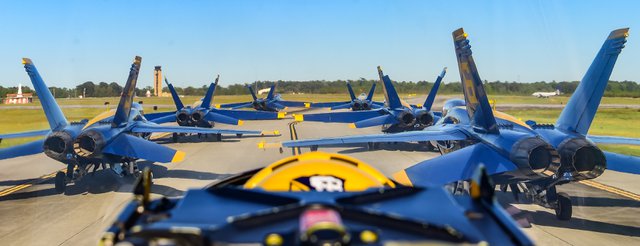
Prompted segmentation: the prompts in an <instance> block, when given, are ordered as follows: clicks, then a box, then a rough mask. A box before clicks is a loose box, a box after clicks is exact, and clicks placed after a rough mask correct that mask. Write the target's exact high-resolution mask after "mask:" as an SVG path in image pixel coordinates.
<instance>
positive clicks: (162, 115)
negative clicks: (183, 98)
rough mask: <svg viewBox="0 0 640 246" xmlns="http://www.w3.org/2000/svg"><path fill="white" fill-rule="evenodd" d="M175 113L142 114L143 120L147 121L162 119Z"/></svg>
mask: <svg viewBox="0 0 640 246" xmlns="http://www.w3.org/2000/svg"><path fill="white" fill-rule="evenodd" d="M175 114H176V111H169V112H160V113H151V114H144V118H145V119H147V120H155V119H158V118H163V117H166V116H169V115H175Z"/></svg>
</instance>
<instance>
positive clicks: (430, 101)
mask: <svg viewBox="0 0 640 246" xmlns="http://www.w3.org/2000/svg"><path fill="white" fill-rule="evenodd" d="M445 74H447V68H446V67H445V68H443V69H442V72H441V73H440V75H439V76H438V78H437V79H436V82H434V83H433V87H431V91H429V95H428V96H427V99H426V100H425V101H424V104H422V108H424V109H425V110H427V111H431V106H433V102H434V101H435V100H436V94H438V88H440V83H442V78H444V75H445Z"/></svg>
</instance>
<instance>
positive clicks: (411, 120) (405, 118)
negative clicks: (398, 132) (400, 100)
mask: <svg viewBox="0 0 640 246" xmlns="http://www.w3.org/2000/svg"><path fill="white" fill-rule="evenodd" d="M396 119H397V120H398V124H399V125H400V126H402V127H409V126H413V124H415V123H416V117H415V116H414V115H413V114H412V113H411V112H408V111H402V112H400V113H399V114H397V115H396Z"/></svg>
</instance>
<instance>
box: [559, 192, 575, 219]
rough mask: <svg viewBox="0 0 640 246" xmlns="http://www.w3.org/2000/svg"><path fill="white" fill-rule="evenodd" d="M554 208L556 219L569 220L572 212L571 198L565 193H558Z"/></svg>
mask: <svg viewBox="0 0 640 246" xmlns="http://www.w3.org/2000/svg"><path fill="white" fill-rule="evenodd" d="M557 203H558V204H557V206H556V217H557V218H558V219H559V220H570V219H571V214H572V212H573V209H572V205H571V198H570V197H569V195H568V194H567V193H564V192H559V193H558V202H557Z"/></svg>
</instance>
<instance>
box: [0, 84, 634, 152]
mask: <svg viewBox="0 0 640 246" xmlns="http://www.w3.org/2000/svg"><path fill="white" fill-rule="evenodd" d="M447 96H448V97H452V96H454V97H455V96H457V97H460V98H461V97H462V95H447ZM284 97H285V98H286V99H287V100H292V101H308V99H309V98H313V100H314V101H315V102H327V101H340V100H348V96H347V95H343V94H313V95H312V94H290V95H284ZM401 97H402V98H423V97H424V95H402V96H401ZM198 99H200V97H197V96H187V97H184V98H182V101H183V103H185V104H191V103H193V102H195V101H196V100H198ZM375 99H376V100H383V97H382V95H376V97H375ZM491 99H495V100H496V101H497V103H498V104H560V103H565V102H566V101H567V99H568V98H567V97H563V96H560V97H553V98H535V97H530V96H493V97H491ZM118 100H119V98H115V97H114V98H86V99H77V98H73V99H58V102H59V104H61V105H104V103H105V102H109V108H113V107H115V105H117V104H118ZM249 100H251V96H249V95H240V96H216V97H215V100H214V103H216V104H217V103H229V102H241V101H249ZM136 101H143V102H144V103H143V105H144V106H145V111H146V112H153V110H152V107H153V105H173V101H172V99H171V98H169V97H160V98H158V97H151V98H136ZM602 103H605V104H640V99H639V98H603V100H602ZM28 105H30V106H37V107H39V106H40V103H39V102H38V101H37V100H36V101H35V102H34V103H32V104H28ZM14 106H15V105H4V104H1V105H0V107H5V108H2V109H1V110H0V113H2V117H0V134H1V133H12V132H20V131H29V130H40V129H46V128H48V127H49V126H48V123H47V121H46V118H45V116H44V114H43V113H42V110H25V109H12V108H10V107H14ZM106 109H107V107H106V106H105V107H104V108H102V107H99V108H95V107H92V108H63V111H64V114H65V116H67V118H68V119H69V120H70V121H78V120H81V119H85V118H89V119H90V118H92V117H93V116H95V115H98V114H99V113H101V112H103V111H105V110H106ZM171 109H172V108H160V109H159V111H168V110H171ZM505 112H506V113H508V114H511V115H514V116H516V117H517V118H521V119H523V120H528V119H530V120H534V121H536V122H538V123H554V122H555V120H556V119H557V117H558V115H560V110H559V109H540V110H526V109H523V110H509V111H505ZM638 123H640V110H637V109H600V110H599V111H598V114H597V115H596V118H595V120H594V122H593V125H592V127H591V130H590V132H589V134H594V135H613V136H624V137H634V138H640V124H638ZM34 139H37V138H23V139H4V140H2V142H1V143H0V148H5V147H9V146H12V145H16V144H21V143H25V142H28V141H33V140H34ZM601 147H602V148H603V149H606V150H610V151H614V152H618V153H624V154H632V155H636V156H640V146H624V145H602V146H601Z"/></svg>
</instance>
